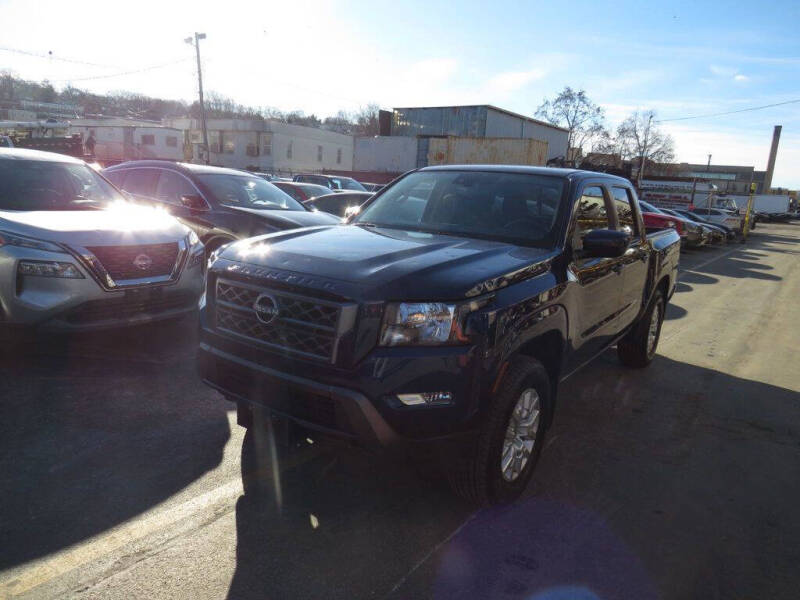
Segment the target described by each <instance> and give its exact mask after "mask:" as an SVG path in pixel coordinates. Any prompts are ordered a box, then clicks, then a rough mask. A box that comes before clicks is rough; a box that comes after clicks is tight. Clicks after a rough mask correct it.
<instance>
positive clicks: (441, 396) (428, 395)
mask: <svg viewBox="0 0 800 600" xmlns="http://www.w3.org/2000/svg"><path fill="white" fill-rule="evenodd" d="M397 399H398V400H400V402H402V403H403V404H405V405H406V406H421V405H425V406H435V405H441V404H451V403H452V401H453V395H452V394H451V393H450V392H423V393H421V394H397Z"/></svg>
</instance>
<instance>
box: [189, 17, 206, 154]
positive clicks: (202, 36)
mask: <svg viewBox="0 0 800 600" xmlns="http://www.w3.org/2000/svg"><path fill="white" fill-rule="evenodd" d="M204 39H206V34H205V33H197V32H196V31H195V33H194V38H190V37H188V38H186V39H185V40H183V41H184V42H186V43H187V44H189V45H192V44H194V49H195V51H196V53H197V84H198V88H199V92H200V123H201V125H202V127H203V149H204V154H205V159H206V164H209V162H211V160H210V159H211V157H210V152H209V148H208V128H207V127H206V106H205V104H204V103H203V70H202V68H201V67H200V40H204Z"/></svg>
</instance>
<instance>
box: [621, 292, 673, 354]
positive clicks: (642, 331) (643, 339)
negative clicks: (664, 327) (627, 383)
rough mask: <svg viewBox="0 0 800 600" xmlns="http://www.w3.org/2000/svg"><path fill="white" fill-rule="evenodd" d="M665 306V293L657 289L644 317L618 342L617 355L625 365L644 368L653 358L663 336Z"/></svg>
mask: <svg viewBox="0 0 800 600" xmlns="http://www.w3.org/2000/svg"><path fill="white" fill-rule="evenodd" d="M665 308H666V304H665V302H664V294H662V293H661V290H656V292H655V293H654V294H653V299H652V300H651V301H650V305H649V306H648V307H647V310H646V311H644V315H642V318H641V319H640V320H639V322H638V323H636V325H634V326H633V329H631V330H630V331H629V332H628V333H627V334H626V335H625V337H623V338H622V339H621V340H620V341H619V343H618V344H617V355H618V356H619V360H620V361H621V362H622V364H623V365H626V366H628V367H635V368H642V367H646V366H647V365H649V364H650V362H651V361H652V360H653V357H654V356H655V355H656V348H658V339H659V337H660V336H661V324H662V323H663V322H664V309H665Z"/></svg>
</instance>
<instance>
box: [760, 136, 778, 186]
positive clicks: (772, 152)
mask: <svg viewBox="0 0 800 600" xmlns="http://www.w3.org/2000/svg"><path fill="white" fill-rule="evenodd" d="M780 140H781V126H780V125H775V132H774V133H773V134H772V148H770V149H769V160H768V161H767V173H766V175H764V190H763V192H764V193H765V194H769V191H770V189H772V175H773V174H774V173H775V159H776V158H777V157H778V142H779V141H780Z"/></svg>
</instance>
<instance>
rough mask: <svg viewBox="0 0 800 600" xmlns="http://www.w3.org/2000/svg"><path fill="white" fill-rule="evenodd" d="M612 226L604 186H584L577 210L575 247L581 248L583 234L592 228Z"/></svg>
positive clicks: (576, 248)
mask: <svg viewBox="0 0 800 600" xmlns="http://www.w3.org/2000/svg"><path fill="white" fill-rule="evenodd" d="M610 227H611V222H610V221H609V218H608V209H607V208H606V201H605V196H603V188H601V187H600V186H596V185H593V186H589V187H586V188H584V189H583V193H582V194H581V197H580V200H578V207H577V209H576V211H575V234H574V238H573V248H574V249H575V250H581V249H582V248H583V236H585V235H586V234H587V233H588V232H590V231H591V230H592V229H610Z"/></svg>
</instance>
